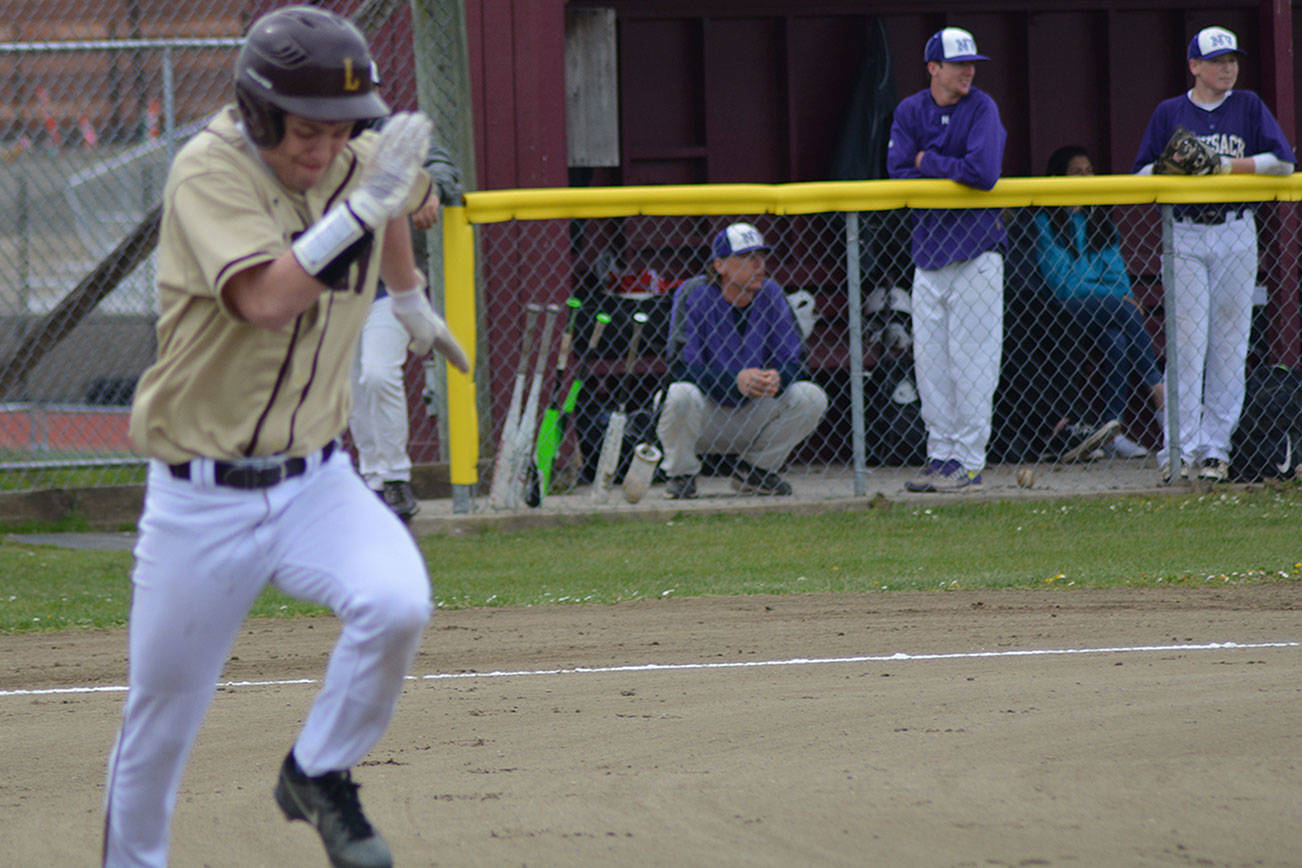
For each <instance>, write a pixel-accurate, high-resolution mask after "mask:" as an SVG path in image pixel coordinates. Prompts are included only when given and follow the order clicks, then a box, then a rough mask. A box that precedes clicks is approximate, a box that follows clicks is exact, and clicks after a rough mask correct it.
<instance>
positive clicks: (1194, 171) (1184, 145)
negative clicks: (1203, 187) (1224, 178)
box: [1153, 127, 1222, 175]
mask: <svg viewBox="0 0 1302 868" xmlns="http://www.w3.org/2000/svg"><path fill="white" fill-rule="evenodd" d="M1220 171H1222V169H1221V156H1220V154H1218V153H1216V152H1215V151H1213V150H1212V146H1211V145H1209V144H1207V143H1206V142H1204V141H1203V140H1202V139H1200V138H1198V137H1197V136H1195V135H1194V134H1193V133H1191V132H1189V130H1187V129H1185V128H1184V127H1176V128H1175V132H1174V133H1172V134H1171V138H1170V139H1169V140H1168V141H1167V143H1166V147H1165V148H1163V149H1162V153H1161V154H1159V155H1158V158H1157V159H1156V160H1155V161H1154V162H1153V174H1154V175H1211V174H1215V173H1217V172H1220Z"/></svg>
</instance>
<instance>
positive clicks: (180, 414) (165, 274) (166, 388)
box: [131, 106, 432, 463]
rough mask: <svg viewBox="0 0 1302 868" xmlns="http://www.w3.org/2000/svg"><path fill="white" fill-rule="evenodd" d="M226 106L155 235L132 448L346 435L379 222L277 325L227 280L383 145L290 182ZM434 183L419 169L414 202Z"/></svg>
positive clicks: (342, 186) (282, 443) (368, 143)
mask: <svg viewBox="0 0 1302 868" xmlns="http://www.w3.org/2000/svg"><path fill="white" fill-rule="evenodd" d="M238 120H239V115H238V112H237V111H236V109H235V108H234V106H228V107H227V108H225V109H223V110H222V111H221V112H219V113H218V114H217V115H216V116H215V117H214V118H213V120H212V121H211V122H210V123H209V124H208V126H207V127H206V128H205V129H204V130H203V131H201V132H200V133H199V134H198V135H196V136H195V137H194V138H193V139H191V140H190V141H189V142H187V143H186V145H185V146H184V147H183V148H182V149H181V150H180V152H179V153H178V154H177V156H176V159H175V161H174V162H173V164H172V169H171V172H170V174H169V175H168V179H167V185H166V188H165V190H164V194H163V196H164V198H163V218H162V225H161V227H160V230H159V241H158V251H159V256H158V295H159V303H160V306H161V310H160V314H159V318H158V359H157V360H156V361H155V362H154V364H153V365H151V366H150V367H149V369H148V370H146V371H145V373H144V375H143V376H142V377H141V378H140V383H139V386H138V387H137V390H136V398H135V402H134V404H133V406H132V410H131V439H132V441H133V442H134V443H135V445H136V448H137V449H139V450H140V451H142V452H144V453H145V454H147V455H150V456H152V457H155V458H159V459H162V460H163V461H166V462H168V463H178V462H181V461H186V460H189V459H190V458H195V457H207V458H226V459H230V458H240V457H244V456H250V455H278V454H283V455H307V454H310V453H311V452H313V451H315V450H317V449H320V448H321V447H323V446H324V445H325V444H326V443H328V442H330V441H331V440H332V439H333V438H335V437H337V436H339V434H340V433H341V432H342V431H343V429H344V427H345V426H346V425H347V424H348V413H349V410H350V409H351V406H352V387H351V381H350V369H351V366H352V363H353V354H354V352H355V351H356V347H357V339H358V335H359V334H360V332H361V328H362V323H363V322H364V321H365V319H366V314H367V312H368V310H369V308H370V304H371V301H372V299H373V298H374V296H375V287H376V283H377V281H378V278H379V254H380V250H381V249H382V245H383V241H384V237H383V234H384V233H383V228H381V230H380V231H378V232H376V234H375V241H374V244H373V245H372V247H371V250H370V252H369V253H367V254H365V255H363V256H361V257H359V258H358V260H357V262H356V263H355V264H354V265H353V266H352V268H351V269H350V270H349V275H348V279H347V281H346V285H343V286H340V287H332V288H331V289H329V290H326V291H323V292H322V293H321V295H320V296H319V297H318V299H317V302H316V304H315V305H314V306H312V307H310V308H308V309H307V310H306V311H304V312H303V313H301V314H299V315H298V317H296V318H295V320H294V322H292V323H291V324H290V325H288V326H286V327H285V328H282V329H280V330H276V331H272V330H269V329H264V328H258V327H256V326H253V325H250V324H248V323H245V322H243V321H241V320H240V319H238V318H237V317H236V316H235V314H234V313H233V312H232V311H231V310H229V309H228V308H227V307H226V305H225V303H224V302H223V300H222V288H223V287H224V286H225V284H226V282H227V281H228V280H230V278H231V277H232V276H233V275H235V274H238V273H239V272H240V271H243V270H244V269H246V268H249V267H252V266H256V265H259V264H262V263H267V262H271V261H272V260H274V259H275V258H276V257H278V256H279V255H280V254H281V253H283V252H284V251H285V250H287V249H289V246H290V244H291V242H292V241H293V239H294V238H296V237H297V236H298V235H299V234H300V233H301V232H303V230H305V229H307V228H308V227H309V226H311V225H312V224H313V223H315V222H316V221H317V220H319V219H320V218H321V216H322V214H324V213H325V211H326V210H327V209H328V208H329V207H330V206H331V205H333V204H335V203H336V202H339V201H340V200H341V199H343V197H344V196H346V195H347V194H348V193H349V192H350V191H351V190H352V189H353V188H354V187H355V186H356V184H357V182H358V178H359V176H360V174H361V167H362V165H363V164H364V162H365V160H366V158H367V157H368V156H369V154H370V153H371V149H372V148H373V147H374V142H375V133H371V132H366V133H363V134H362V135H360V136H358V137H357V138H355V139H352V140H350V142H349V143H348V145H347V146H346V147H345V148H344V149H343V150H342V151H341V152H340V154H339V156H338V157H337V158H336V159H335V161H334V163H333V164H332V165H331V166H330V167H329V168H328V169H327V171H326V173H325V175H324V176H323V177H322V178H321V180H320V181H319V182H318V183H317V185H316V186H315V187H313V188H312V189H310V190H308V191H307V192H306V193H298V192H295V191H292V190H290V189H288V188H287V187H285V186H284V185H282V184H281V183H280V181H279V180H277V178H276V177H275V175H274V174H272V172H271V170H270V169H268V168H267V167H266V165H265V164H264V163H263V162H262V160H261V158H260V157H259V156H258V154H257V151H256V149H255V148H254V147H253V145H252V144H251V143H250V142H249V141H248V140H247V139H246V138H245V136H244V134H243V132H242V130H241V129H240V127H239V126H238ZM431 189H432V184H431V182H430V179H429V177H428V175H425V174H422V176H421V177H420V179H419V180H418V181H417V183H416V185H415V186H414V188H413V190H412V196H411V198H410V199H409V201H408V203H407V204H408V208H409V210H410V211H414V210H415V209H416V208H418V207H419V206H420V205H421V203H423V202H424V201H425V198H426V197H427V196H428V195H429V193H430V190H431Z"/></svg>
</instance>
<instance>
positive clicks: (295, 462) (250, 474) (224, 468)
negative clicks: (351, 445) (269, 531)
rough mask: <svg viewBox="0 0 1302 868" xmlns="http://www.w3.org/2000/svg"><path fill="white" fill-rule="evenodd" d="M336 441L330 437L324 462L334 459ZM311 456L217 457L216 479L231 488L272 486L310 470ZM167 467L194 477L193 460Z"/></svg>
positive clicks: (180, 476) (179, 476) (181, 476)
mask: <svg viewBox="0 0 1302 868" xmlns="http://www.w3.org/2000/svg"><path fill="white" fill-rule="evenodd" d="M334 451H335V441H333V440H332V441H330V442H329V443H327V444H326V445H325V448H323V449H322V450H321V463H322V464H324V463H325V462H326V461H328V460H330V456H331V455H333V454H334ZM307 462H308V459H307V458H299V457H294V458H285V457H283V456H274V455H272V456H267V457H265V458H248V459H245V460H243V461H214V462H213V480H214V481H215V482H216V483H217V484H218V485H223V486H225V487H227V488H242V489H247V490H252V489H258V488H271V487H272V486H273V485H279V484H280V483H281V482H283V481H284V480H286V479H290V478H292V477H295V476H302V475H303V474H304V473H306V472H307ZM167 469H168V470H170V471H171V472H172V475H173V476H174V477H176V478H177V479H189V478H190V462H188V461H187V462H185V463H183V464H169V465H168V466H167Z"/></svg>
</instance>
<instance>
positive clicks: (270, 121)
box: [235, 6, 389, 148]
mask: <svg viewBox="0 0 1302 868" xmlns="http://www.w3.org/2000/svg"><path fill="white" fill-rule="evenodd" d="M378 78H379V77H378V76H377V74H376V69H375V62H374V61H372V60H371V52H370V50H369V49H368V48H367V46H366V39H365V37H363V36H362V34H361V32H360V31H359V30H358V29H357V28H356V27H355V26H353V24H352V23H351V22H349V21H348V20H347V19H345V18H342V17H340V16H338V15H336V14H335V13H333V12H329V11H327V10H325V9H318V8H316V7H314V6H286V7H284V8H283V9H277V10H275V11H274V12H268V13H267V14H266V15H263V16H262V17H261V18H259V19H258V20H257V21H255V22H253V26H252V27H250V28H249V33H248V36H247V37H246V38H245V40H244V46H243V48H241V49H240V56H239V59H238V60H236V62H235V97H236V101H237V102H238V104H239V109H240V116H241V117H242V118H243V119H244V126H245V128H246V129H247V131H248V133H249V138H250V139H252V140H253V143H254V144H255V145H257V146H258V147H260V148H271V147H275V145H276V144H277V143H278V142H279V141H280V140H281V138H283V137H284V135H285V114H286V113H289V114H292V115H297V116H299V117H302V118H307V119H308V120H313V121H329V122H334V121H357V126H356V127H355V129H354V135H355V134H356V133H358V132H361V130H362V129H364V128H365V127H366V125H367V123H368V122H370V121H373V120H376V119H377V118H382V117H385V116H387V115H388V114H389V106H388V105H387V104H386V103H385V101H384V100H383V99H381V98H380V95H379V94H378V93H376V87H377V86H378V85H379V80H378Z"/></svg>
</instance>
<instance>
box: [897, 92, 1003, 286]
mask: <svg viewBox="0 0 1302 868" xmlns="http://www.w3.org/2000/svg"><path fill="white" fill-rule="evenodd" d="M1006 139H1007V134H1006V133H1005V132H1004V125H1003V123H1002V122H1001V121H1000V120H999V108H998V106H996V105H995V101H994V100H993V99H991V98H990V95H989V94H987V93H985V92H984V91H982V90H978V89H977V88H975V87H974V88H972V89H971V91H969V92H968V95H967V96H965V97H963V98H962V99H961V100H959V101H958V103H957V104H955V105H952V106H945V107H941V106H938V105H936V101H935V100H934V99H932V98H931V91H930V90H929V89H928V90H921V91H918V92H917V93H915V94H913V95H912V96H910V97H907V98H906V99H904V100H902V101H901V102H900V104H899V105H898V106H896V108H895V120H894V122H893V123H892V124H891V142H890V147H889V149H888V150H887V152H886V170H887V172H888V173H889V174H890V176H891V177H892V178H949V179H950V180H952V181H957V182H959V183H960V184H966V185H968V186H969V187H976V188H977V189H978V190H989V189H990V188H991V187H993V186H994V185H995V182H996V181H998V180H999V169H1000V166H1001V165H1002V164H1003V161H1004V142H1005V140H1006ZM919 151H926V155H925V156H924V157H923V158H922V167H921V169H919V168H918V167H916V166H914V165H913V160H914V157H916V156H917V153H918V152H919ZM1003 243H1004V227H1003V224H1002V223H1001V222H1000V220H999V211H998V210H997V209H993V208H978V209H954V210H934V209H920V210H917V211H914V212H913V263H914V264H915V265H917V266H918V267H919V268H926V269H935V268H941V267H942V266H945V265H949V264H950V263H951V262H960V261H962V260H965V259H972V258H973V257H975V256H978V255H980V254H982V253H985V252H986V251H989V250H995V249H997V248H999V247H1001V246H1002V245H1003Z"/></svg>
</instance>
